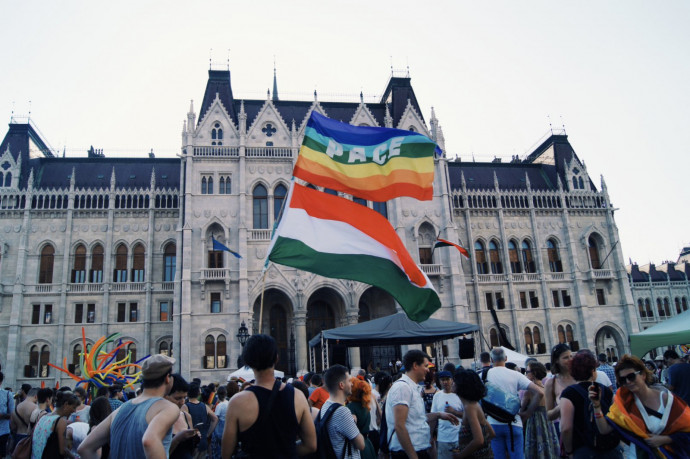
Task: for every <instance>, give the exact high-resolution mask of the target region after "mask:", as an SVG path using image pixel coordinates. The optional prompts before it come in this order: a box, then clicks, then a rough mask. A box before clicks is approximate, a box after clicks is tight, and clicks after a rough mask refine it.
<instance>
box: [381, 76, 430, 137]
mask: <svg viewBox="0 0 690 459" xmlns="http://www.w3.org/2000/svg"><path fill="white" fill-rule="evenodd" d="M408 100H409V101H410V103H411V104H412V107H414V109H415V110H416V111H417V113H418V114H419V116H420V117H422V120H424V116H423V115H422V110H421V109H420V108H419V103H418V102H417V96H415V94H414V90H413V89H412V79H411V78H400V77H391V79H390V80H389V81H388V86H386V90H385V91H384V92H383V96H381V104H389V105H388V106H389V110H390V113H391V116H392V117H393V126H397V125H398V123H399V122H400V119H401V118H402V116H403V113H404V112H405V108H407V101H408ZM403 129H404V128H403Z"/></svg>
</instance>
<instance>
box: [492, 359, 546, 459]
mask: <svg viewBox="0 0 690 459" xmlns="http://www.w3.org/2000/svg"><path fill="white" fill-rule="evenodd" d="M491 361H492V362H493V364H494V366H493V368H492V369H491V370H489V371H488V372H487V374H486V382H487V383H491V384H493V385H494V386H495V387H498V388H500V389H501V390H502V391H504V392H506V393H509V394H513V395H515V396H517V395H518V391H521V390H527V391H529V392H531V393H532V397H531V400H530V404H529V406H528V407H527V416H526V417H529V416H531V415H532V413H533V412H534V410H535V409H536V408H537V406H539V402H540V401H541V398H542V397H543V396H544V389H542V388H541V387H539V386H537V385H536V384H534V383H533V382H530V380H529V379H527V377H526V376H525V375H523V374H522V373H519V372H517V371H513V370H510V369H508V368H506V366H505V364H506V354H505V351H504V350H503V348H500V347H495V348H493V349H492V350H491ZM487 420H488V421H489V424H491V427H493V429H494V431H495V432H496V437H494V438H493V439H492V440H491V449H492V450H493V452H494V457H495V458H496V459H503V458H505V457H510V458H511V459H518V458H519V459H522V458H524V457H525V451H524V442H523V437H522V420H521V419H520V416H516V417H515V421H514V422H513V423H512V426H511V425H509V424H506V423H502V422H498V421H497V420H496V419H494V418H492V417H491V416H488V417H487Z"/></svg>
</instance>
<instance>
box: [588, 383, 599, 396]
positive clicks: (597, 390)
mask: <svg viewBox="0 0 690 459" xmlns="http://www.w3.org/2000/svg"><path fill="white" fill-rule="evenodd" d="M589 390H593V391H594V392H596V393H597V398H599V397H600V396H601V389H600V388H599V386H598V385H597V384H592V385H591V386H589Z"/></svg>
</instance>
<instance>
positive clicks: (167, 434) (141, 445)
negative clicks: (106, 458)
mask: <svg viewBox="0 0 690 459" xmlns="http://www.w3.org/2000/svg"><path fill="white" fill-rule="evenodd" d="M174 363H175V359H173V358H172V357H167V356H165V355H162V354H156V355H152V356H151V357H149V358H147V359H146V360H144V362H143V364H142V365H141V376H142V384H141V385H142V389H143V391H142V393H141V396H139V397H137V398H135V399H133V400H130V401H128V402H126V403H125V404H123V405H122V406H121V407H120V408H118V409H117V410H116V411H114V412H113V413H111V414H110V416H108V417H107V418H106V419H105V420H104V421H103V422H101V423H100V424H98V426H97V427H96V428H94V429H93V430H92V431H91V433H90V434H89V435H88V436H87V437H86V439H85V440H84V441H83V442H82V444H81V445H80V446H79V450H78V452H79V455H80V456H81V457H82V458H85V459H89V458H97V457H99V456H98V453H97V451H98V449H99V448H101V447H102V446H103V445H106V444H108V443H109V444H110V457H111V458H113V459H117V458H143V457H156V458H164V457H167V455H168V449H169V448H170V442H171V440H172V426H173V424H175V421H177V419H178V417H179V415H180V409H179V407H178V406H177V405H175V404H174V403H172V402H170V401H169V400H166V399H165V398H164V397H165V396H166V395H167V394H168V393H170V389H171V388H172V385H173V377H172V367H173V364H174Z"/></svg>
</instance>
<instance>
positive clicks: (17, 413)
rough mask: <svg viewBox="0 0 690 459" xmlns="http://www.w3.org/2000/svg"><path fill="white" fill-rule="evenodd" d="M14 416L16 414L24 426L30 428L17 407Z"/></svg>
mask: <svg viewBox="0 0 690 459" xmlns="http://www.w3.org/2000/svg"><path fill="white" fill-rule="evenodd" d="M14 414H16V415H17V417H18V418H19V420H20V421H22V424H24V425H25V426H26V427H29V424H27V422H26V421H25V420H24V418H23V417H21V415H20V414H19V411H17V405H15V406H14Z"/></svg>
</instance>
